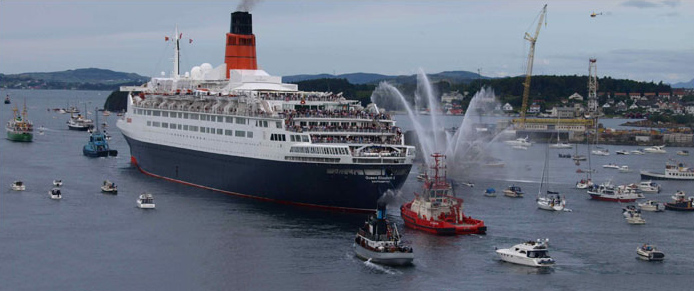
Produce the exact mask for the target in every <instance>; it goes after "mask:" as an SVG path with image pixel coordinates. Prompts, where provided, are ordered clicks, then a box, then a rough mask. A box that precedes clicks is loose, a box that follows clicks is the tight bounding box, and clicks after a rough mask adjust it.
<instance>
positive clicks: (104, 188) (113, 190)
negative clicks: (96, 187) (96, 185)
mask: <svg viewBox="0 0 694 291" xmlns="http://www.w3.org/2000/svg"><path fill="white" fill-rule="evenodd" d="M101 192H104V193H110V194H117V193H118V187H116V183H113V182H111V181H109V180H104V183H103V184H102V185H101Z"/></svg>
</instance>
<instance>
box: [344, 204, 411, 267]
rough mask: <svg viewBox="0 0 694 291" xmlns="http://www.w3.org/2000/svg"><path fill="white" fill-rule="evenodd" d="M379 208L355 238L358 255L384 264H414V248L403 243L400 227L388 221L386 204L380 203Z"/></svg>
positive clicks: (363, 258) (355, 248) (355, 249)
mask: <svg viewBox="0 0 694 291" xmlns="http://www.w3.org/2000/svg"><path fill="white" fill-rule="evenodd" d="M377 208H378V209H377V210H376V216H375V217H374V216H371V217H370V218H369V220H367V221H366V222H365V223H364V226H362V227H361V228H359V231H358V232H357V235H356V237H355V238H354V252H355V253H356V255H357V257H359V258H360V259H362V260H366V261H370V262H373V263H377V264H383V265H395V266H400V265H409V264H412V260H414V253H413V252H412V248H411V247H409V246H406V245H404V244H402V242H401V236H400V232H399V231H398V227H397V226H396V225H395V223H391V222H389V221H388V218H387V216H386V204H385V203H379V204H378V207H377Z"/></svg>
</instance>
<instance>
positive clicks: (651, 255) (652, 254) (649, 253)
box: [636, 244, 665, 261]
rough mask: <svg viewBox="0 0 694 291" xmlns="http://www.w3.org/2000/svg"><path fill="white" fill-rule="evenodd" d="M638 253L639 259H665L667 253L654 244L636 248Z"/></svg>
mask: <svg viewBox="0 0 694 291" xmlns="http://www.w3.org/2000/svg"><path fill="white" fill-rule="evenodd" d="M636 254H637V255H639V259H642V260H646V261H662V260H663V259H665V254H664V253H663V252H661V251H659V250H658V249H656V247H655V246H654V245H649V244H643V245H642V246H640V247H638V248H636Z"/></svg>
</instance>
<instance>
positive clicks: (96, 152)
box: [82, 131, 118, 158]
mask: <svg viewBox="0 0 694 291" xmlns="http://www.w3.org/2000/svg"><path fill="white" fill-rule="evenodd" d="M82 153H83V154H84V155H85V156H88V157H93V158H95V157H108V156H112V157H115V156H117V155H118V151H117V150H112V149H110V148H109V147H108V143H107V142H106V136H105V135H104V134H103V133H101V132H98V131H95V132H93V133H92V134H90V135H89V142H87V144H86V145H84V147H83V148H82Z"/></svg>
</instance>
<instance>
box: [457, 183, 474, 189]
mask: <svg viewBox="0 0 694 291" xmlns="http://www.w3.org/2000/svg"><path fill="white" fill-rule="evenodd" d="M460 184H463V185H465V186H468V187H470V188H472V187H475V183H472V182H461V183H460Z"/></svg>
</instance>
